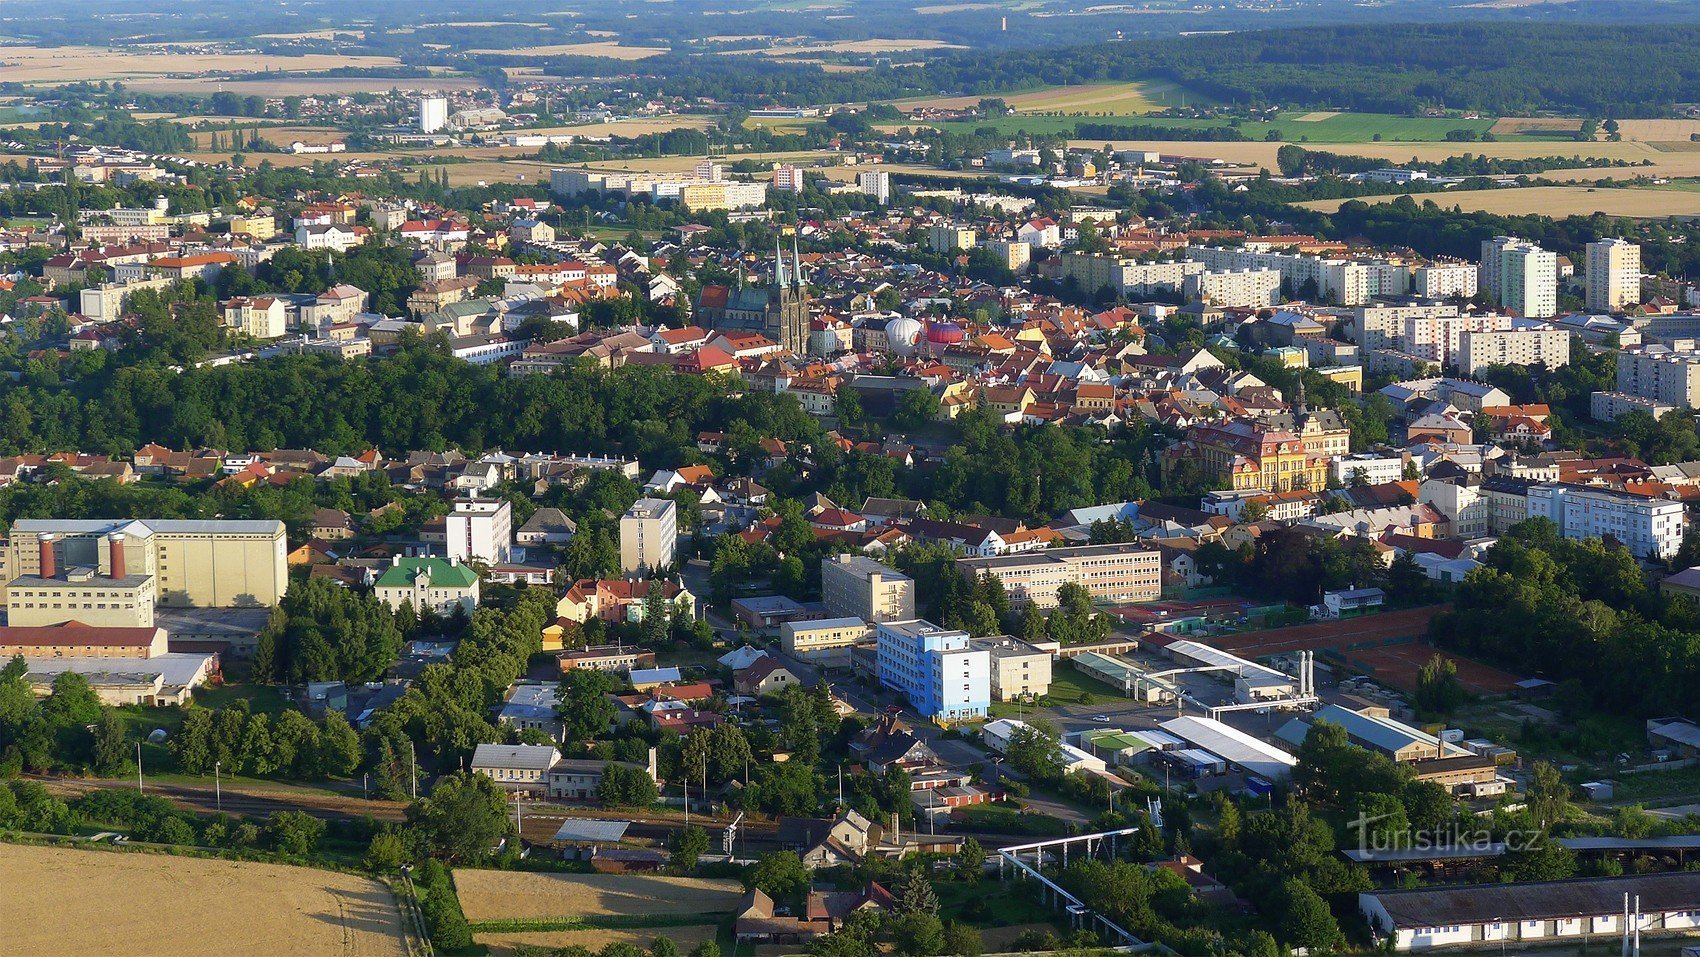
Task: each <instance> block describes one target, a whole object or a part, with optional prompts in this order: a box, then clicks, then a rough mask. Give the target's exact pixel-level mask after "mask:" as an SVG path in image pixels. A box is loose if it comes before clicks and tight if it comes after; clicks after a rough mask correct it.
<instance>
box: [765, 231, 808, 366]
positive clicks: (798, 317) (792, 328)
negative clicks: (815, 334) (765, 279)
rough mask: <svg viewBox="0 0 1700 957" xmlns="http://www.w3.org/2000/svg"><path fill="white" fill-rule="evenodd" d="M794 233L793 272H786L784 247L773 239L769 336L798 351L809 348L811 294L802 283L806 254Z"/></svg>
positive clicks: (792, 236) (801, 353) (769, 297)
mask: <svg viewBox="0 0 1700 957" xmlns="http://www.w3.org/2000/svg"><path fill="white" fill-rule="evenodd" d="M786 232H789V233H790V234H791V274H790V275H789V276H787V275H786V271H785V251H784V249H783V248H782V247H781V246H780V242H779V240H778V238H775V239H774V241H773V259H774V269H773V285H772V286H769V287H768V290H767V337H768V338H769V339H772V340H773V341H774V342H777V343H778V344H779V345H781V346H783V347H784V348H785V349H786V350H787V351H789V352H791V353H793V354H795V355H805V354H807V352H808V351H809V296H808V291H807V290H806V289H805V288H804V286H803V258H802V256H801V255H800V254H799V253H798V251H797V232H796V230H794V229H787V230H786Z"/></svg>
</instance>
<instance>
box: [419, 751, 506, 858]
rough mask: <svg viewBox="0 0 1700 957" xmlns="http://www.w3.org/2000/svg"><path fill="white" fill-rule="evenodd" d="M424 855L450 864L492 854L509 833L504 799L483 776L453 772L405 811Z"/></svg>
mask: <svg viewBox="0 0 1700 957" xmlns="http://www.w3.org/2000/svg"><path fill="white" fill-rule="evenodd" d="M407 821H408V823H409V824H410V825H412V826H413V827H414V829H415V830H416V832H417V833H418V835H419V839H420V841H421V843H422V845H423V847H424V848H425V850H426V852H427V853H429V854H431V855H432V856H434V857H437V858H440V859H442V860H444V861H447V862H448V863H451V864H458V863H462V862H465V861H471V860H476V859H478V858H480V857H484V856H486V855H488V854H490V853H492V852H493V851H494V850H495V849H496V847H497V845H499V844H500V843H501V842H502V840H503V839H504V838H506V837H507V836H508V835H509V834H510V833H512V829H513V822H512V821H511V820H510V819H509V817H508V815H507V796H506V794H504V793H503V791H502V789H501V787H500V786H498V785H497V784H496V782H495V781H492V780H491V779H490V778H488V777H485V776H484V775H482V774H468V773H465V772H456V773H454V774H450V775H447V776H445V777H443V778H442V779H440V780H439V781H438V782H437V786H436V789H435V790H433V791H432V792H431V795H430V796H429V797H424V798H420V799H419V800H418V801H415V802H414V803H413V804H411V805H409V806H408V808H407Z"/></svg>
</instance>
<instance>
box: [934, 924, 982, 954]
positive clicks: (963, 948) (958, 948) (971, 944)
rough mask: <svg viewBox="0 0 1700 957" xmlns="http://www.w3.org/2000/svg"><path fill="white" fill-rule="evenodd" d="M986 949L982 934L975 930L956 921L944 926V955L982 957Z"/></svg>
mask: <svg viewBox="0 0 1700 957" xmlns="http://www.w3.org/2000/svg"><path fill="white" fill-rule="evenodd" d="M985 949H986V945H985V943H984V942H983V941H981V940H980V932H979V931H978V930H976V929H975V928H973V927H970V926H968V925H967V924H960V923H956V922H954V921H953V922H951V923H949V924H946V925H944V950H943V952H944V953H946V954H953V955H955V957H980V954H981V953H983V952H985Z"/></svg>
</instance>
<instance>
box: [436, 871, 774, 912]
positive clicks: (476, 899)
mask: <svg viewBox="0 0 1700 957" xmlns="http://www.w3.org/2000/svg"><path fill="white" fill-rule="evenodd" d="M455 890H456V892H458V893H459V894H460V906H461V910H463V911H465V912H466V919H467V920H469V921H473V922H477V921H481V920H515V919H541V918H548V917H656V916H660V915H675V914H704V915H706V914H712V913H728V912H731V911H732V910H735V909H736V908H737V906H738V899H739V898H740V897H742V896H743V893H744V889H743V886H742V885H741V884H739V883H738V882H737V881H730V880H712V879H708V878H699V877H650V876H647V875H640V874H596V875H584V874H529V873H525V872H521V871H480V870H459V871H455Z"/></svg>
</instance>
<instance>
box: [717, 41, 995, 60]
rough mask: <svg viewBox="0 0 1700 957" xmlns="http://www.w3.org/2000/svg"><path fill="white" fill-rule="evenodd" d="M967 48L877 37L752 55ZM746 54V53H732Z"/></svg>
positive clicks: (794, 45) (765, 50) (785, 46)
mask: <svg viewBox="0 0 1700 957" xmlns="http://www.w3.org/2000/svg"><path fill="white" fill-rule="evenodd" d="M965 49H967V47H964V46H961V45H960V44H956V43H945V42H944V41H942V40H894V39H887V38H883V37H876V38H873V39H868V40H837V41H834V42H831V43H818V42H817V43H796V42H794V41H790V42H787V43H785V44H776V45H774V46H770V47H764V48H762V49H760V50H751V51H748V52H751V53H760V54H762V55H763V56H771V57H790V56H811V55H819V54H822V53H856V54H866V55H875V54H881V53H915V52H918V51H930V50H965ZM731 52H745V51H731Z"/></svg>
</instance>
